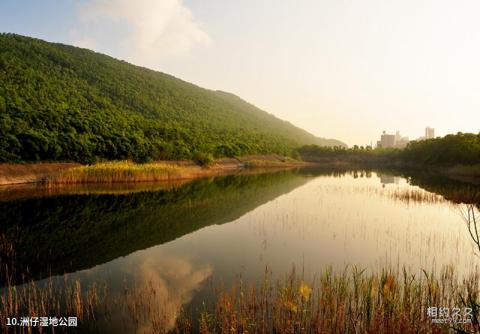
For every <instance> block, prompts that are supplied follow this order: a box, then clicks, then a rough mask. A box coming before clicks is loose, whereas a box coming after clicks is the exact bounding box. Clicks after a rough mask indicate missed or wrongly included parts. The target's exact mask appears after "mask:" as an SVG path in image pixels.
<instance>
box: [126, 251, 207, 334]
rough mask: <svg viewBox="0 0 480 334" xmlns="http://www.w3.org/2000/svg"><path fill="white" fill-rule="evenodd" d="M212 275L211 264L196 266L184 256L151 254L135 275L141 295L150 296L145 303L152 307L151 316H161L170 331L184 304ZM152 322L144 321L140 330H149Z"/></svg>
mask: <svg viewBox="0 0 480 334" xmlns="http://www.w3.org/2000/svg"><path fill="white" fill-rule="evenodd" d="M211 274H212V268H211V267H210V266H209V265H206V266H202V267H200V268H196V267H195V266H194V265H193V264H192V263H191V262H190V261H188V260H187V259H184V258H175V257H164V256H160V257H158V256H155V257H153V256H150V257H148V258H146V259H145V260H144V261H143V262H141V263H140V264H139V266H138V271H137V273H136V274H135V276H134V277H135V287H136V292H137V298H138V293H140V294H145V295H146V297H147V298H148V299H149V300H148V301H147V300H145V302H149V303H150V305H151V307H152V311H150V313H151V315H154V316H158V317H159V318H160V321H161V322H162V323H163V326H165V329H167V330H170V329H172V328H173V327H174V326H175V322H176V320H177V318H178V315H179V312H180V309H181V307H182V306H183V305H184V304H187V303H189V302H190V301H191V300H192V297H193V293H194V292H195V291H196V290H198V289H199V288H200V287H201V285H202V283H203V282H204V281H205V280H206V279H207V278H208V277H209V276H210V275H211ZM147 317H148V315H147ZM149 320H150V321H152V320H153V319H149ZM150 321H146V322H145V323H143V324H140V326H141V327H143V328H142V330H140V331H139V332H141V333H143V332H149V331H150V330H151V328H150V326H151V323H150Z"/></svg>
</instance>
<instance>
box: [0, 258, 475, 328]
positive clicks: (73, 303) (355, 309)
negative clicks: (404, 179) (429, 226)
mask: <svg viewBox="0 0 480 334" xmlns="http://www.w3.org/2000/svg"><path fill="white" fill-rule="evenodd" d="M479 278H480V277H479V274H478V272H476V273H472V274H471V275H469V276H468V277H465V278H462V279H460V278H458V277H457V276H456V275H455V273H454V270H453V269H452V267H445V268H443V269H442V270H441V271H440V272H439V273H438V274H434V273H433V272H432V273H428V272H426V271H423V272H420V273H412V272H409V271H408V270H406V269H403V270H400V271H398V270H397V271H396V270H393V269H382V270H380V271H378V272H374V273H367V271H365V270H359V269H358V268H355V267H347V268H346V269H345V270H344V271H341V272H334V271H333V270H332V269H330V268H327V269H325V270H324V271H323V272H322V273H321V274H320V275H319V276H318V277H316V278H314V279H312V280H311V281H308V280H306V279H305V278H304V276H303V275H301V274H298V273H296V272H295V270H293V271H292V272H291V273H290V274H288V275H287V276H285V277H284V278H283V279H277V280H274V279H273V278H272V275H271V273H269V272H266V274H265V277H264V279H263V280H261V281H260V282H250V283H248V282H244V281H243V280H242V279H238V280H237V281H236V282H235V283H234V284H233V285H231V286H229V287H225V286H223V285H221V284H220V285H218V286H216V287H215V288H214V289H213V290H212V295H213V297H212V299H211V300H206V301H205V302H204V303H203V306H201V307H200V308H199V309H195V310H191V311H190V312H185V310H182V309H179V310H174V311H173V312H172V310H169V309H168V308H167V306H165V304H163V303H162V302H161V301H159V300H162V299H159V298H158V295H159V294H161V293H162V291H160V290H161V289H159V287H158V286H155V284H154V283H153V282H150V284H147V285H145V284H144V285H141V286H136V285H135V284H133V285H132V284H130V285H125V288H124V291H123V292H121V293H119V292H118V291H116V292H113V291H108V287H107V286H106V285H105V286H104V287H101V286H100V285H96V284H93V285H91V286H89V287H85V288H83V289H82V287H81V286H80V282H79V281H73V282H69V281H68V280H67V279H65V281H64V284H63V285H61V286H60V287H58V285H56V286H54V285H53V284H52V281H51V280H50V281H48V282H47V283H44V284H43V285H42V286H39V285H36V284H35V283H29V284H26V285H24V286H21V287H7V288H5V289H4V291H3V293H2V294H1V298H0V319H6V317H9V316H19V315H20V314H23V315H29V316H36V315H38V316H41V315H45V314H49V315H51V314H53V315H69V316H77V317H78V321H79V325H80V326H81V327H80V328H81V329H82V331H98V332H106V331H107V329H106V328H108V327H109V326H117V328H116V329H115V330H118V328H120V329H122V332H125V333H168V332H176V333H190V332H200V333H286V334H287V333H389V334H390V333H455V332H458V333H478V332H479V331H480V327H479V313H478V312H479V307H480V305H479V285H478V284H479ZM429 307H438V308H440V307H443V308H449V309H450V310H453V309H454V308H456V307H458V308H462V309H464V308H470V309H471V310H472V316H471V317H470V318H469V319H470V320H471V323H444V324H439V323H434V322H433V321H432V317H430V316H429V315H428V314H427V310H428V309H429ZM187 314H190V316H188V315H187ZM1 326H2V327H1V330H3V331H4V332H6V331H7V330H9V329H10V330H11V329H12V328H7V326H6V325H5V322H2V324H1ZM105 326H106V327H105ZM118 326H120V327H118ZM33 329H34V330H38V328H33ZM14 330H17V332H18V333H30V332H32V328H31V327H30V328H28V327H25V328H20V327H17V328H14ZM110 330H112V329H111V328H110Z"/></svg>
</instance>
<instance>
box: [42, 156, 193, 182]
mask: <svg viewBox="0 0 480 334" xmlns="http://www.w3.org/2000/svg"><path fill="white" fill-rule="evenodd" d="M193 176H194V175H193V171H192V170H191V169H188V168H186V167H181V166H178V165H173V164H172V165H168V164H164V163H146V164H136V163H133V162H130V161H114V162H103V163H98V164H94V165H88V166H78V167H74V168H71V169H68V170H65V171H62V172H60V173H59V174H58V175H56V176H54V177H52V178H50V179H48V180H47V181H46V182H47V183H52V184H58V183H61V184H72V183H118V182H147V181H166V180H172V179H182V178H190V177H193Z"/></svg>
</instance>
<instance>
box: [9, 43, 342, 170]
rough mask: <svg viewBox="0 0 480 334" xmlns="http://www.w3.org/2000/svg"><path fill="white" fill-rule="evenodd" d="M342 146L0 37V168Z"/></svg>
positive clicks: (182, 89) (104, 59)
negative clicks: (15, 163) (47, 162)
mask: <svg viewBox="0 0 480 334" xmlns="http://www.w3.org/2000/svg"><path fill="white" fill-rule="evenodd" d="M305 144H317V145H332V146H333V145H343V143H341V142H339V141H337V140H327V139H322V138H318V137H315V136H313V135H312V134H310V133H308V132H306V131H304V130H302V129H300V128H298V127H295V126H294V125H292V124H290V123H288V122H285V121H282V120H280V119H278V118H276V117H275V116H273V115H271V114H269V113H267V112H264V111H262V110H260V109H258V108H256V107H255V106H253V105H251V104H249V103H247V102H245V101H243V100H242V99H240V98H238V97H236V96H235V95H232V94H229V93H225V92H220V91H211V90H207V89H203V88H200V87H198V86H195V85H193V84H190V83H187V82H185V81H182V80H180V79H177V78H175V77H173V76H170V75H167V74H164V73H160V72H156V71H152V70H149V69H146V68H142V67H138V66H134V65H131V64H128V63H126V62H124V61H119V60H116V59H114V58H111V57H108V56H105V55H102V54H99V53H95V52H93V51H90V50H86V49H80V48H76V47H73V46H67V45H62V44H54V43H48V42H45V41H42V40H38V39H34V38H29V37H24V36H19V35H15V34H0V161H38V160H73V161H80V162H92V161H96V160H99V159H134V160H136V161H147V160H152V159H192V158H193V159H196V158H199V159H205V158H210V157H222V156H240V155H246V154H265V153H278V154H284V155H288V154H290V153H291V152H292V149H293V148H295V147H297V146H300V145H305Z"/></svg>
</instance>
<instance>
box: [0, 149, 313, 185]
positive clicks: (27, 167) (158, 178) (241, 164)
mask: <svg viewBox="0 0 480 334" xmlns="http://www.w3.org/2000/svg"><path fill="white" fill-rule="evenodd" d="M310 165H313V164H311V163H309V162H304V161H299V160H294V159H291V158H287V157H283V156H279V155H261V156H259V155H255V156H244V157H239V158H225V159H218V160H215V161H214V162H213V163H212V164H210V165H209V166H201V165H199V164H196V163H195V162H194V161H190V160H179V161H155V162H151V163H146V164H140V163H134V162H131V161H110V162H101V163H95V164H92V165H82V164H80V163H75V162H39V163H19V164H12V163H3V164H0V187H2V186H14V185H28V184H30V185H31V184H45V185H48V186H61V185H68V184H70V185H72V184H112V183H125V184H127V183H130V184H133V183H147V182H165V181H167V182H170V181H185V180H193V179H196V178H200V177H207V176H216V175H228V174H235V173H238V172H241V171H248V170H255V171H258V170H262V169H264V170H271V169H288V168H295V167H304V166H310Z"/></svg>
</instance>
